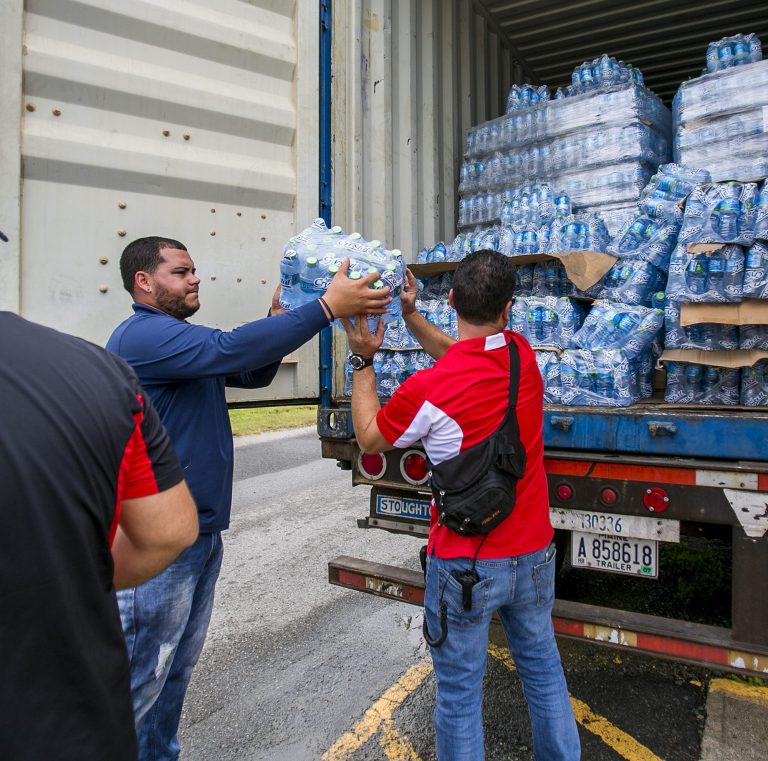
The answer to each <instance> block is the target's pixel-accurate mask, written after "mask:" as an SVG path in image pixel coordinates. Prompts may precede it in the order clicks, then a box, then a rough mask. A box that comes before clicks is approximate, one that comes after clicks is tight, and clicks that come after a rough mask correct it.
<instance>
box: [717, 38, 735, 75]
mask: <svg viewBox="0 0 768 761" xmlns="http://www.w3.org/2000/svg"><path fill="white" fill-rule="evenodd" d="M717 61H718V68H719V69H728V68H730V67H731V66H733V46H732V44H731V42H730V41H729V40H727V39H724V40H723V41H722V43H721V44H720V48H719V50H718V51H717Z"/></svg>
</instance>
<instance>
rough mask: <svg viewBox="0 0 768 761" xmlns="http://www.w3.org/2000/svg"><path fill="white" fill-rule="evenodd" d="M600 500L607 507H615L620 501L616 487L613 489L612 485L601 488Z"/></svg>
mask: <svg viewBox="0 0 768 761" xmlns="http://www.w3.org/2000/svg"><path fill="white" fill-rule="evenodd" d="M600 501H601V502H602V503H603V504H604V505H606V506H607V507H613V506H614V505H615V504H616V503H617V502H618V501H619V495H618V494H617V493H616V489H612V488H611V487H610V486H606V487H605V489H601V490H600Z"/></svg>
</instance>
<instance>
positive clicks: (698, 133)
mask: <svg viewBox="0 0 768 761" xmlns="http://www.w3.org/2000/svg"><path fill="white" fill-rule="evenodd" d="M738 37H741V40H737V41H736V42H734V41H733V38H731V39H726V40H721V41H720V42H717V43H712V44H711V45H710V47H709V50H708V51H707V69H708V71H711V72H712V73H707V74H704V75H703V76H701V77H697V78H696V79H692V80H689V81H688V82H684V83H683V84H682V85H681V86H680V88H679V90H678V91H677V94H676V95H675V98H674V100H673V103H672V106H673V114H674V154H675V161H679V162H681V163H684V164H687V165H688V166H693V167H703V168H706V169H708V170H709V171H710V173H711V175H712V179H713V180H717V181H720V180H752V179H756V178H759V177H765V176H766V175H768V132H766V130H765V120H764V108H765V107H766V106H768V61H763V60H761V59H762V51H761V48H760V41H759V40H758V39H757V37H755V36H754V35H746V36H744V37H742V36H741V35H739V36H738Z"/></svg>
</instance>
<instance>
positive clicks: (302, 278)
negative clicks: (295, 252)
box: [299, 246, 320, 302]
mask: <svg viewBox="0 0 768 761" xmlns="http://www.w3.org/2000/svg"><path fill="white" fill-rule="evenodd" d="M307 248H309V246H307ZM319 274H320V268H319V267H318V261H317V257H315V256H308V257H307V258H306V259H305V260H304V266H303V267H302V268H301V273H300V275H299V286H300V288H301V291H302V293H303V294H304V301H305V302H306V301H311V300H312V299H314V298H317V296H319V295H320V294H319V292H318V289H317V287H316V285H315V281H316V280H317V279H318V276H319Z"/></svg>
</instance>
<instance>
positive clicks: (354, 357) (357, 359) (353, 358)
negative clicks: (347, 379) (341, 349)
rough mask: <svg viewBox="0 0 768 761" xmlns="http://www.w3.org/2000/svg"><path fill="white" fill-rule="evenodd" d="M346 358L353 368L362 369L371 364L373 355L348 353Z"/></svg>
mask: <svg viewBox="0 0 768 761" xmlns="http://www.w3.org/2000/svg"><path fill="white" fill-rule="evenodd" d="M347 359H348V360H349V364H350V365H351V367H352V369H353V370H362V369H363V368H364V367H370V366H371V365H372V364H373V357H364V356H363V355H362V354H350V355H349V356H348V357H347Z"/></svg>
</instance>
